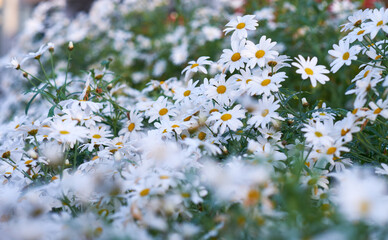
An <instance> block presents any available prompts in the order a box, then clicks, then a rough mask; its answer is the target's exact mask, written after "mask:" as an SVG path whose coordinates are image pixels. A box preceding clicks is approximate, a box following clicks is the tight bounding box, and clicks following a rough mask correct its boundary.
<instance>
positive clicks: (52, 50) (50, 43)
mask: <svg viewBox="0 0 388 240" xmlns="http://www.w3.org/2000/svg"><path fill="white" fill-rule="evenodd" d="M47 46H48V47H49V51H50V52H51V53H52V52H54V43H52V42H49V43H47Z"/></svg>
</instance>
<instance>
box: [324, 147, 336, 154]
mask: <svg viewBox="0 0 388 240" xmlns="http://www.w3.org/2000/svg"><path fill="white" fill-rule="evenodd" d="M335 151H337V148H336V147H330V148H329V149H327V152H326V154H329V155H330V154H333V153H335Z"/></svg>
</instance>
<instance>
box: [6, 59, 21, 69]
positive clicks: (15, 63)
mask: <svg viewBox="0 0 388 240" xmlns="http://www.w3.org/2000/svg"><path fill="white" fill-rule="evenodd" d="M5 67H6V68H13V69H16V70H19V69H20V64H19V61H18V60H17V59H16V58H12V59H11V62H10V63H9V64H7V65H6V66H5Z"/></svg>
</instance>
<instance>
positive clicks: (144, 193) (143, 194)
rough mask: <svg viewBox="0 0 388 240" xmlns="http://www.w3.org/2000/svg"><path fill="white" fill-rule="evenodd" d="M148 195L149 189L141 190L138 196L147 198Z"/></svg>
mask: <svg viewBox="0 0 388 240" xmlns="http://www.w3.org/2000/svg"><path fill="white" fill-rule="evenodd" d="M149 193H150V189H149V188H146V189H143V190H142V191H141V192H140V196H142V197H145V196H147V195H148V194H149Z"/></svg>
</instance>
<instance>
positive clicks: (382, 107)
mask: <svg viewBox="0 0 388 240" xmlns="http://www.w3.org/2000/svg"><path fill="white" fill-rule="evenodd" d="M369 107H370V108H371V111H370V113H369V114H368V118H369V119H370V120H372V121H374V120H376V118H377V116H378V115H380V116H382V117H384V118H385V119H388V98H387V99H385V101H383V100H382V99H379V100H378V101H377V102H376V103H374V102H370V103H369Z"/></svg>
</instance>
